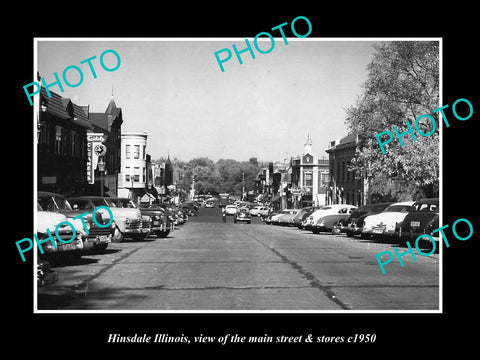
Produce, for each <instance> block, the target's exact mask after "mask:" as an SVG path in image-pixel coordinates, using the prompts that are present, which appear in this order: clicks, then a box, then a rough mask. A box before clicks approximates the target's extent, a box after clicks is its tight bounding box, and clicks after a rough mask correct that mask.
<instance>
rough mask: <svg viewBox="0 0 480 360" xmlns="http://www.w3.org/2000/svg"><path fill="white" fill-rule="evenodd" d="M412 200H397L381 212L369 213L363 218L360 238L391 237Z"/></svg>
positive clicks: (377, 238) (410, 205)
mask: <svg viewBox="0 0 480 360" xmlns="http://www.w3.org/2000/svg"><path fill="white" fill-rule="evenodd" d="M412 205H413V201H404V202H397V203H394V204H392V205H390V206H389V207H387V208H386V209H385V210H384V211H382V212H381V213H378V214H375V215H369V216H367V217H366V218H365V219H364V220H363V228H362V234H361V235H362V238H364V239H367V238H374V239H376V240H380V239H388V238H392V236H394V234H395V228H396V227H397V226H398V224H399V223H400V222H402V221H403V219H404V218H405V216H407V214H408V212H409V211H410V208H411V207H412Z"/></svg>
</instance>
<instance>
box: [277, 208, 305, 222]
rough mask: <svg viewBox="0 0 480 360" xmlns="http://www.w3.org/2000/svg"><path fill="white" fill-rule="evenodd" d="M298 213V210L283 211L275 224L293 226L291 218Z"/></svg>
mask: <svg viewBox="0 0 480 360" xmlns="http://www.w3.org/2000/svg"><path fill="white" fill-rule="evenodd" d="M299 212H300V209H285V210H283V211H282V214H281V215H280V216H279V217H278V219H277V223H278V224H279V225H282V226H293V218H294V217H295V216H296V215H297V214H298V213H299Z"/></svg>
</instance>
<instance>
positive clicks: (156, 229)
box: [107, 197, 174, 238]
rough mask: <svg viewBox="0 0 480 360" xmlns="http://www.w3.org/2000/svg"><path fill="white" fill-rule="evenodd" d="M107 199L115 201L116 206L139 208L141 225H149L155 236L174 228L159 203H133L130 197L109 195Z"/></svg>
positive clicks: (164, 234) (166, 234)
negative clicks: (141, 219)
mask: <svg viewBox="0 0 480 360" xmlns="http://www.w3.org/2000/svg"><path fill="white" fill-rule="evenodd" d="M107 200H108V201H110V202H113V203H115V205H117V207H122V208H132V209H139V210H140V212H141V213H142V218H143V221H142V227H148V226H149V225H150V226H151V233H153V234H155V235H156V236H157V237H160V238H164V237H167V236H168V234H170V231H171V230H173V229H174V224H173V222H171V221H170V219H169V217H168V216H167V214H166V212H165V210H164V209H163V208H162V207H160V206H159V205H148V204H144V205H142V204H140V205H137V204H135V203H134V202H133V201H132V199H129V198H119V197H110V198H107Z"/></svg>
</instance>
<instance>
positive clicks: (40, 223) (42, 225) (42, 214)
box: [37, 211, 67, 234]
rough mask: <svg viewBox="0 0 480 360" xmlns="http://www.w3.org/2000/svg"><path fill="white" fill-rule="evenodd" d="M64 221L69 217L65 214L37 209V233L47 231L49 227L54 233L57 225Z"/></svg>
mask: <svg viewBox="0 0 480 360" xmlns="http://www.w3.org/2000/svg"><path fill="white" fill-rule="evenodd" d="M62 221H67V217H66V216H65V215H63V214H59V213H55V212H49V211H37V233H46V232H47V229H50V232H51V233H52V234H53V233H54V231H55V228H56V226H57V225H58V224H59V223H61V222H62Z"/></svg>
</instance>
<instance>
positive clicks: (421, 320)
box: [2, 2, 480, 357]
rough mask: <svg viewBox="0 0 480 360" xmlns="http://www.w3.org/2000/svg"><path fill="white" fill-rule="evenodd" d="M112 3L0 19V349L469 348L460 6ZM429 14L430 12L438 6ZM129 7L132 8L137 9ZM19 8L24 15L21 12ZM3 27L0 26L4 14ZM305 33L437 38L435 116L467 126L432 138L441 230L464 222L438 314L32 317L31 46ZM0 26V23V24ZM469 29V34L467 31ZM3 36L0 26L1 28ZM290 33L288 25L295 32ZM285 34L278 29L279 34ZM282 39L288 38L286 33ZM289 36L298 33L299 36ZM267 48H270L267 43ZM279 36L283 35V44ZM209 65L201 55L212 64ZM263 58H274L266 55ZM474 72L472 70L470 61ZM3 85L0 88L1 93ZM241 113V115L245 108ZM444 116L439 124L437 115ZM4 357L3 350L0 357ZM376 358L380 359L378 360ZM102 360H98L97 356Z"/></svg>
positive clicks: (473, 158) (465, 50)
mask: <svg viewBox="0 0 480 360" xmlns="http://www.w3.org/2000/svg"><path fill="white" fill-rule="evenodd" d="M125 4H126V3H125V2H121V3H120V2H118V3H115V4H113V3H112V4H109V5H108V6H105V7H101V6H99V5H97V4H87V3H82V4H75V5H68V4H66V3H63V4H61V5H60V4H58V5H57V4H55V3H53V2H49V3H38V4H37V6H36V7H35V8H30V9H22V11H18V12H16V13H15V14H16V15H14V12H12V15H10V16H11V17H12V18H13V23H15V26H14V27H12V25H11V23H9V24H8V25H2V29H3V36H4V42H5V41H6V44H4V46H5V48H4V51H3V59H4V61H3V71H4V74H3V80H4V81H3V82H2V83H3V91H2V94H3V97H2V98H3V106H4V109H7V111H6V114H5V113H4V114H5V115H6V116H4V119H3V120H4V125H6V126H4V128H3V129H4V133H3V138H4V139H6V140H7V142H6V144H5V145H4V152H3V154H4V159H5V160H6V165H5V166H4V171H3V176H4V181H3V182H2V184H3V189H2V190H3V192H4V193H5V195H6V197H5V199H8V200H5V201H4V202H3V204H2V209H4V211H3V212H2V214H3V216H2V218H3V229H5V230H6V232H4V234H5V235H4V236H3V251H4V257H3V258H4V259H6V260H7V262H6V263H5V266H4V268H3V275H4V276H3V284H2V285H3V286H2V288H3V291H2V295H3V298H4V299H5V300H6V302H4V312H5V315H4V316H5V317H4V319H8V320H7V321H5V320H4V321H3V322H2V323H3V324H2V327H4V329H5V331H4V334H5V333H6V334H7V336H6V338H5V335H4V336H3V339H2V340H4V341H2V342H3V343H4V344H6V345H7V348H9V349H10V348H11V350H16V351H17V352H19V353H24V351H26V350H27V349H29V348H31V349H33V350H34V351H36V353H37V354H38V355H42V354H46V353H48V354H50V355H51V356H55V355H61V356H63V355H68V354H69V353H70V352H71V353H73V354H75V353H81V354H85V355H88V356H95V355H97V354H98V355H99V354H105V355H107V356H112V355H116V354H122V353H124V351H125V350H130V349H133V350H134V351H135V352H138V354H140V353H143V352H144V351H145V352H150V351H152V352H153V354H155V356H166V353H165V352H164V351H168V350H174V351H175V352H174V354H179V353H180V352H183V351H194V352H195V353H196V354H202V353H205V354H207V353H208V354H213V352H217V351H218V352H227V351H228V352H231V353H238V352H239V351H243V350H249V351H251V353H252V354H255V353H257V352H258V351H260V350H267V351H268V354H271V353H272V351H275V352H279V353H282V352H284V351H285V350H287V349H288V350H293V351H294V352H295V353H296V355H297V356H302V354H305V355H307V354H306V352H305V351H306V350H310V351H312V354H314V355H315V356H318V357H320V356H322V355H325V354H326V352H328V353H331V352H333V353H335V354H341V353H343V352H344V351H352V350H353V351H354V355H357V356H358V355H360V354H367V355H370V356H382V357H386V356H389V355H393V354H399V355H403V356H409V355H415V356H418V355H419V354H425V355H432V354H434V353H437V352H438V353H440V351H441V350H442V349H449V348H451V349H454V350H456V349H460V347H461V349H462V353H463V352H464V351H467V350H468V349H469V348H471V347H472V348H473V344H474V341H475V340H476V339H475V332H476V331H475V329H476V323H475V321H474V319H473V316H474V314H475V313H477V309H476V305H477V304H476V300H477V297H476V285H477V281H476V274H477V273H478V271H476V266H475V265H476V258H477V256H478V252H477V251H478V244H477V242H478V234H479V233H480V228H479V226H478V225H479V222H478V215H477V213H476V212H474V211H473V208H474V205H476V203H477V202H479V200H478V195H477V192H478V190H477V188H476V186H475V185H476V183H477V181H476V180H477V179H478V175H477V168H478V160H477V156H478V151H475V150H476V149H475V146H474V145H475V144H476V143H478V140H477V137H478V133H477V132H476V127H475V125H476V122H477V121H478V113H479V112H480V108H479V107H478V106H479V105H478V104H479V102H478V91H476V92H474V91H473V89H474V87H475V85H477V84H476V81H478V70H477V67H476V66H474V61H475V60H477V58H478V55H477V51H476V50H477V49H476V47H477V44H478V41H477V38H476V37H475V36H474V32H473V31H474V28H475V25H477V27H478V20H477V19H474V16H473V14H474V13H475V12H476V10H475V9H474V8H473V7H472V6H469V5H463V4H461V3H460V2H455V3H448V6H445V5H439V6H433V5H425V6H420V5H419V4H418V3H412V4H409V3H406V2H401V3H389V4H388V5H387V4H386V3H384V6H382V7H372V6H368V5H365V3H364V2H360V3H356V4H355V5H354V6H353V7H352V5H349V4H347V3H345V2H342V3H338V4H334V5H331V4H330V5H329V6H326V4H324V3H322V2H318V4H317V5H315V6H312V5H308V6H304V7H300V6H299V7H297V8H294V7H293V6H291V4H285V5H275V6H270V8H269V9H268V10H267V11H264V10H263V9H262V11H261V10H260V9H259V7H258V4H255V5H247V4H246V3H221V4H218V5H216V6H206V5H205V4H203V5H202V6H200V7H197V8H194V7H192V6H191V5H188V4H187V3H183V4H182V6H181V9H175V8H173V7H170V6H165V4H164V3H158V4H151V5H147V4H146V3H142V4H141V5H142V6H133V5H132V4H128V5H125ZM439 4H440V3H439ZM139 5H140V4H139ZM25 7H26V5H25ZM5 15H7V14H5ZM300 15H301V16H306V17H307V18H308V19H309V20H310V22H311V23H312V28H313V31H312V33H311V34H310V36H309V37H382V38H384V37H441V38H443V74H442V75H443V104H450V106H451V104H453V102H454V101H455V100H457V99H459V98H467V99H468V100H470V102H471V103H472V104H473V108H474V113H473V116H472V118H470V119H469V120H467V121H463V122H462V121H458V120H456V119H454V118H453V116H450V117H449V120H450V125H451V126H450V128H448V129H447V128H445V127H444V128H443V175H444V177H443V199H444V203H443V208H442V209H441V210H442V211H443V223H444V224H452V223H453V222H454V221H455V220H457V219H458V218H467V219H469V220H470V221H471V222H472V223H473V225H474V229H475V231H474V235H473V237H472V238H470V239H469V240H468V241H465V242H460V241H457V240H452V241H450V245H451V246H450V248H448V249H446V248H444V252H443V314H418V313H408V314H407V313H400V314H389V313H382V312H376V313H367V314H349V313H342V314H245V313H239V314H129V313H121V314H83V313H81V314H62V313H60V314H34V313H33V279H32V257H29V258H28V261H27V262H26V263H22V262H21V259H20V257H19V256H18V251H17V249H16V247H15V241H17V240H20V239H22V238H24V237H31V236H32V234H33V233H34V230H33V213H32V199H33V190H34V189H33V180H32V179H33V139H34V137H33V134H34V133H33V131H34V127H33V123H32V108H31V107H30V106H29V104H28V102H27V101H26V98H25V93H24V92H23V85H25V84H28V83H30V82H31V81H34V79H32V74H33V43H34V40H33V39H34V37H170V36H175V37H182V36H186V37H242V38H247V37H254V36H255V35H256V34H257V33H259V32H262V31H268V30H269V29H271V28H272V27H274V26H277V25H279V24H281V23H283V22H288V23H289V24H290V23H291V21H292V20H293V19H294V18H295V17H297V16H300ZM5 17H6V18H7V17H8V16H5ZM475 21H476V22H477V23H475ZM4 24H6V23H4ZM298 24H299V23H298ZM286 29H287V28H286ZM288 31H289V30H288ZM298 32H299V33H301V34H302V33H304V32H303V31H301V30H300V29H299V30H298ZM274 36H277V35H276V34H274ZM287 36H289V34H288V33H287ZM212 56H213V55H212ZM270 56H275V54H274V53H272V54H271V55H270ZM476 62H477V63H478V61H476ZM5 79H6V81H5ZM246 106H248V104H246ZM448 114H451V113H450V112H447V115H448ZM110 333H120V334H122V335H133V334H135V333H137V334H143V333H147V334H155V333H168V334H170V335H181V334H185V335H187V336H190V337H191V338H193V336H194V335H199V334H200V333H201V334H204V335H209V336H216V337H218V336H222V335H224V334H226V333H230V334H235V333H237V334H239V335H240V336H249V335H264V334H266V333H267V334H269V335H271V336H276V335H291V336H298V335H304V336H305V335H306V334H313V335H314V336H317V335H329V336H349V335H353V334H355V333H363V334H365V333H370V334H372V333H374V334H376V341H375V343H374V344H345V343H344V344H302V345H298V344H291V345H287V344H285V345H282V344H263V345H259V344H257V345H250V346H249V345H247V344H229V345H226V346H221V345H217V344H215V345H206V344H200V345H195V344H193V342H192V344H190V345H167V344H107V341H106V340H107V338H108V334H110ZM5 350H7V349H5ZM380 350H382V351H380ZM14 354H15V353H14ZM105 355H104V356H105Z"/></svg>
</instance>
